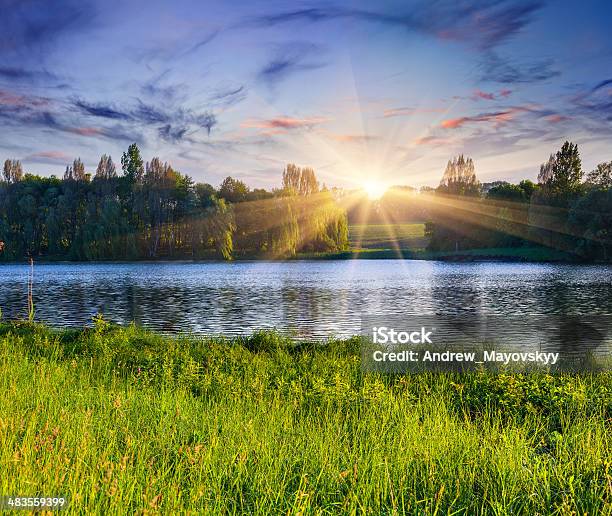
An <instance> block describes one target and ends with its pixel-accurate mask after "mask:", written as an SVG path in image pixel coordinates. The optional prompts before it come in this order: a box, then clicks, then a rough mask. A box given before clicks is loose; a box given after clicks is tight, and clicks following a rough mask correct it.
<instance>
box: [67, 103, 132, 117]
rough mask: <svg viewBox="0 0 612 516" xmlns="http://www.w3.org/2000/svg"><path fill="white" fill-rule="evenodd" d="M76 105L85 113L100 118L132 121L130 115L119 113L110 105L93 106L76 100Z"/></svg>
mask: <svg viewBox="0 0 612 516" xmlns="http://www.w3.org/2000/svg"><path fill="white" fill-rule="evenodd" d="M74 105H75V106H76V107H77V108H79V109H80V110H81V111H82V112H83V113H85V114H88V115H91V116H95V117H99V118H109V119H111V120H130V119H131V116H130V115H129V114H128V113H124V112H122V111H119V110H118V109H117V108H115V107H114V106H112V105H109V104H103V103H96V104H91V103H89V102H86V101H84V100H79V99H76V100H74Z"/></svg>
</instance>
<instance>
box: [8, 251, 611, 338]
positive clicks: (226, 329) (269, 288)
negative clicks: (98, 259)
mask: <svg viewBox="0 0 612 516" xmlns="http://www.w3.org/2000/svg"><path fill="white" fill-rule="evenodd" d="M27 276H28V267H27V266H26V265H0V307H1V308H2V311H3V314H4V315H5V317H9V318H12V317H25V316H26V314H27ZM34 276H35V277H34V303H35V308H36V319H37V320H39V321H44V322H47V323H49V324H51V325H52V326H56V327H65V326H82V325H85V324H89V323H90V322H91V317H92V316H93V315H95V314H96V313H98V312H102V313H103V314H104V315H105V317H106V318H108V319H109V320H112V321H114V322H117V323H121V324H126V323H129V322H131V321H136V322H137V323H139V324H143V325H145V326H147V327H150V328H152V329H155V330H157V331H160V332H163V333H178V332H193V333H203V334H232V335H235V334H244V333H250V332H252V331H254V330H256V329H262V328H277V329H279V330H282V331H289V332H294V333H296V334H297V335H299V336H304V337H328V336H332V335H335V336H348V335H355V334H357V333H359V331H360V326H361V324H360V323H361V315H362V314H381V315H382V314H398V313H400V314H401V313H404V314H406V313H410V314H463V313H470V314H483V315H507V316H523V315H527V314H533V315H543V314H574V315H577V314H585V315H586V314H588V315H598V314H612V267H611V266H604V265H568V264H560V265H557V264H515V263H461V264H459V263H445V262H434V261H411V260H355V261H291V262H235V263H198V264H194V263H154V264H142V263H129V264H100V263H93V264H92V263H90V264H52V265H43V264H37V265H36V266H35V271H34Z"/></svg>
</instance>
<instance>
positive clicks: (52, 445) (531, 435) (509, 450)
mask: <svg viewBox="0 0 612 516" xmlns="http://www.w3.org/2000/svg"><path fill="white" fill-rule="evenodd" d="M358 348H359V341H358V340H357V339H349V340H330V341H326V342H319V343H315V342H296V341H292V340H290V339H287V338H284V337H281V336H279V335H277V334H274V333H256V334H254V335H252V336H250V337H245V338H238V339H233V340H230V339H225V338H187V337H183V338H180V337H177V338H168V337H162V336H159V335H156V334H152V333H149V332H146V331H144V330H141V329H138V328H134V327H129V328H117V327H113V326H110V325H108V324H107V323H106V322H104V321H102V320H98V321H97V323H96V324H95V327H94V328H92V329H88V330H83V331H74V330H71V331H52V330H50V329H49V328H47V327H44V326H39V325H34V324H29V323H20V324H0V400H1V405H0V406H2V407H3V409H2V413H0V470H2V471H3V475H2V476H0V491H1V493H2V494H8V493H13V494H23V495H33V494H36V493H41V494H42V493H44V494H51V495H54V496H57V495H68V496H70V500H71V501H70V503H71V505H72V509H73V510H74V511H75V512H93V513H117V512H122V513H125V512H129V513H133V512H138V511H150V512H163V513H170V512H175V513H176V512H186V511H191V512H212V513H222V512H223V513H227V512H230V513H233V512H247V513H259V514H269V513H283V514H287V513H290V514H297V513H319V512H325V513H331V512H333V513H354V512H372V513H376V514H380V513H393V512H396V511H397V512H400V513H401V512H407V513H419V514H433V513H436V512H438V513H448V512H459V513H470V514H473V513H482V512H497V513H501V514H504V513H515V514H516V513H527V514H534V513H541V514H548V513H570V512H572V511H575V512H576V513H586V512H588V513H590V514H595V513H600V512H605V510H606V507H609V504H610V503H611V502H612V487H611V486H612V477H611V474H612V471H611V469H610V462H609V460H610V456H611V454H612V453H611V452H612V449H611V446H612V445H611V444H610V443H611V442H612V439H611V437H612V436H611V428H610V417H611V413H612V412H611V411H612V388H611V383H612V382H611V380H612V377H611V376H610V374H609V373H606V374H600V375H597V376H595V375H580V376H570V375H559V376H554V377H553V376H544V375H542V376H535V375H533V376H529V377H524V376H520V375H514V376H508V375H505V376H504V375H500V376H489V375H485V374H471V375H463V376H459V375H451V374H446V375H431V374H422V375H414V376H405V377H404V376H397V377H382V376H377V375H371V374H368V375H364V374H362V373H361V372H360V369H359V351H358Z"/></svg>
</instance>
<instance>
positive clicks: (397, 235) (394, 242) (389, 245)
mask: <svg viewBox="0 0 612 516" xmlns="http://www.w3.org/2000/svg"><path fill="white" fill-rule="evenodd" d="M428 241H429V239H428V238H427V237H426V236H425V224H422V223H413V224H351V225H350V226H349V242H350V245H351V249H378V250H385V249H398V248H399V249H403V250H410V251H417V250H423V249H425V248H426V247H427V243H428Z"/></svg>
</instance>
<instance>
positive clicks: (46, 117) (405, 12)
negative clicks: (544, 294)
mask: <svg viewBox="0 0 612 516" xmlns="http://www.w3.org/2000/svg"><path fill="white" fill-rule="evenodd" d="M0 10H1V16H0V50H1V52H0V124H1V128H2V137H1V138H0V157H2V158H3V159H5V158H17V159H21V160H22V162H23V163H24V168H25V169H26V170H27V171H31V172H35V173H41V174H45V175H48V174H53V173H54V174H56V175H61V174H62V173H63V169H64V168H65V166H66V164H67V163H69V162H71V161H72V159H73V158H75V157H77V156H79V157H81V158H82V159H83V161H84V162H85V165H86V168H88V169H89V170H95V166H96V164H97V162H98V160H99V157H100V155H101V154H103V153H110V154H111V155H112V157H113V159H114V161H115V162H116V163H119V161H120V157H121V152H122V151H123V150H124V149H125V148H127V146H128V145H129V143H131V142H132V141H136V142H138V144H139V146H140V147H141V149H142V152H143V156H144V157H145V159H147V160H148V159H150V158H152V157H153V156H159V157H161V158H162V159H163V160H167V161H169V162H170V163H171V164H172V165H173V166H174V167H175V168H176V169H178V170H180V171H181V172H184V173H187V174H189V175H191V176H192V177H194V179H196V180H197V181H206V182H209V183H211V184H214V185H218V184H219V183H220V182H221V180H222V179H223V178H224V177H225V176H227V175H232V176H234V177H238V178H240V179H243V180H244V181H246V182H247V183H248V184H249V185H251V186H257V187H261V186H263V187H272V186H277V185H278V184H279V182H280V176H281V173H282V169H283V166H284V164H285V163H287V162H294V163H296V164H298V165H304V166H305V165H308V166H312V167H314V168H315V170H316V171H317V175H318V176H319V177H320V179H321V180H322V181H324V182H326V183H327V184H328V185H334V186H348V187H350V186H355V185H359V184H360V183H362V182H363V181H366V180H368V181H370V180H372V179H378V180H379V181H382V182H384V183H389V184H410V185H415V186H420V185H424V184H430V185H435V184H437V182H438V181H439V178H440V176H441V174H442V172H443V170H444V166H445V164H446V161H447V160H448V159H449V158H450V157H452V156H453V155H455V154H458V153H461V152H463V153H466V154H469V155H470V156H472V157H473V159H474V161H475V163H476V172H477V174H478V176H479V178H480V179H481V180H482V181H491V180H495V179H504V180H518V179H522V178H531V179H534V178H535V177H536V176H537V172H538V168H539V164H540V163H541V162H543V161H544V160H545V159H546V158H547V157H548V155H549V154H550V153H551V152H553V151H555V150H556V149H557V148H558V147H560V145H561V144H562V143H563V141H564V140H565V139H571V140H573V141H576V142H578V143H579V144H580V149H581V153H582V157H583V165H584V167H585V169H586V170H587V171H588V170H590V169H592V168H593V167H594V166H595V165H596V164H597V163H598V162H601V161H609V160H611V159H612V146H611V145H610V143H611V142H612V38H611V37H610V35H609V31H610V26H611V22H612V4H610V3H609V2H606V1H590V2H583V3H581V4H578V3H576V2H573V1H563V0H562V1H554V2H553V1H551V2H545V1H543V0H525V1H515V0H494V1H489V2H484V1H450V0H448V1H447V0H444V1H441V0H437V1H436V0H431V1H403V2H358V1H356V2H336V3H332V2H319V3H313V2H269V1H267V2H254V1H249V2H241V1H238V2H231V3H230V2H202V1H195V0H193V1H174V2H166V1H163V2H162V1H148V2H140V1H138V2H137V1H128V2H121V1H117V0H106V1H88V0H55V1H53V2H49V1H44V0H0Z"/></svg>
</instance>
